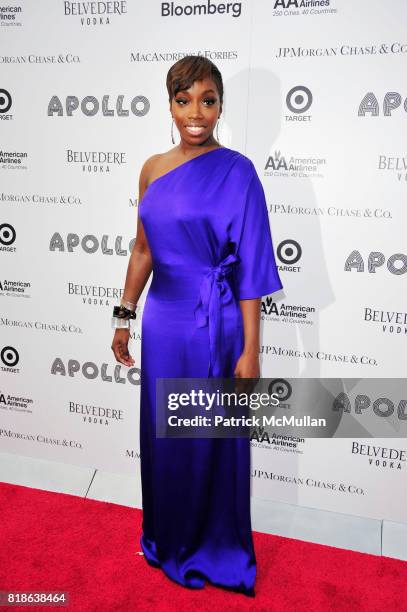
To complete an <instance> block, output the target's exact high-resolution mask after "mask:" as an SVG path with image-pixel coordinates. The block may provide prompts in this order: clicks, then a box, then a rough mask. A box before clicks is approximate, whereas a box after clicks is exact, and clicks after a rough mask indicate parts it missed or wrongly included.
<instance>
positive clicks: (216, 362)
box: [194, 253, 239, 377]
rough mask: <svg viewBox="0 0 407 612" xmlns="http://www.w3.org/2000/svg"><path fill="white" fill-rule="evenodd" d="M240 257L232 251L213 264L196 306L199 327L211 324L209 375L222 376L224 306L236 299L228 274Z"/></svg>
mask: <svg viewBox="0 0 407 612" xmlns="http://www.w3.org/2000/svg"><path fill="white" fill-rule="evenodd" d="M238 261H239V257H238V256H237V255H235V254H233V253H230V254H229V255H228V256H227V257H225V258H224V259H223V260H222V261H221V262H220V263H219V264H218V265H217V266H213V267H212V268H211V269H210V270H209V271H208V272H207V273H206V274H205V276H204V278H203V280H202V283H201V286H200V291H199V301H198V304H197V306H196V307H195V311H194V312H195V319H196V322H197V326H198V327H205V326H206V325H207V324H208V326H209V351H210V368H209V375H210V374H212V376H214V377H216V376H219V377H220V376H222V371H223V370H224V367H223V366H222V354H221V353H222V312H221V310H222V306H223V305H226V304H229V303H230V302H231V300H233V299H234V296H233V292H232V289H231V286H230V283H229V280H228V278H227V276H228V275H229V274H230V273H231V271H232V267H233V264H235V263H237V262H238Z"/></svg>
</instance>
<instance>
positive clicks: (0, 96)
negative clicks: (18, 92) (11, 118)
mask: <svg viewBox="0 0 407 612" xmlns="http://www.w3.org/2000/svg"><path fill="white" fill-rule="evenodd" d="M11 103H12V99H11V94H10V93H9V92H8V91H7V89H0V113H7V111H9V110H10V108H11Z"/></svg>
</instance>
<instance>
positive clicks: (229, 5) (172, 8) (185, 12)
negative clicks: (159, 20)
mask: <svg viewBox="0 0 407 612" xmlns="http://www.w3.org/2000/svg"><path fill="white" fill-rule="evenodd" d="M225 13H226V14H231V15H232V17H240V15H241V14H242V3H241V2H219V3H217V4H215V3H214V2H211V0H207V2H205V3H204V2H200V3H199V4H186V5H184V6H180V5H179V4H175V2H161V17H181V16H185V17H189V16H190V15H199V16H202V15H215V14H219V15H222V14H225Z"/></svg>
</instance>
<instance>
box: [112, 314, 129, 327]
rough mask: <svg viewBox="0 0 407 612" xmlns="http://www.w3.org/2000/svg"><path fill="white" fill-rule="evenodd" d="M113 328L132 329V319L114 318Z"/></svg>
mask: <svg viewBox="0 0 407 612" xmlns="http://www.w3.org/2000/svg"><path fill="white" fill-rule="evenodd" d="M112 328H113V329H114V328H117V329H123V328H124V329H126V328H127V329H130V319H119V317H112Z"/></svg>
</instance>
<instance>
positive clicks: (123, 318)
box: [112, 299, 137, 329]
mask: <svg viewBox="0 0 407 612" xmlns="http://www.w3.org/2000/svg"><path fill="white" fill-rule="evenodd" d="M136 306H137V304H134V302H129V301H128V300H125V299H122V300H121V304H120V306H113V316H112V327H113V328H118V327H119V328H128V329H130V319H135V318H136Z"/></svg>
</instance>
